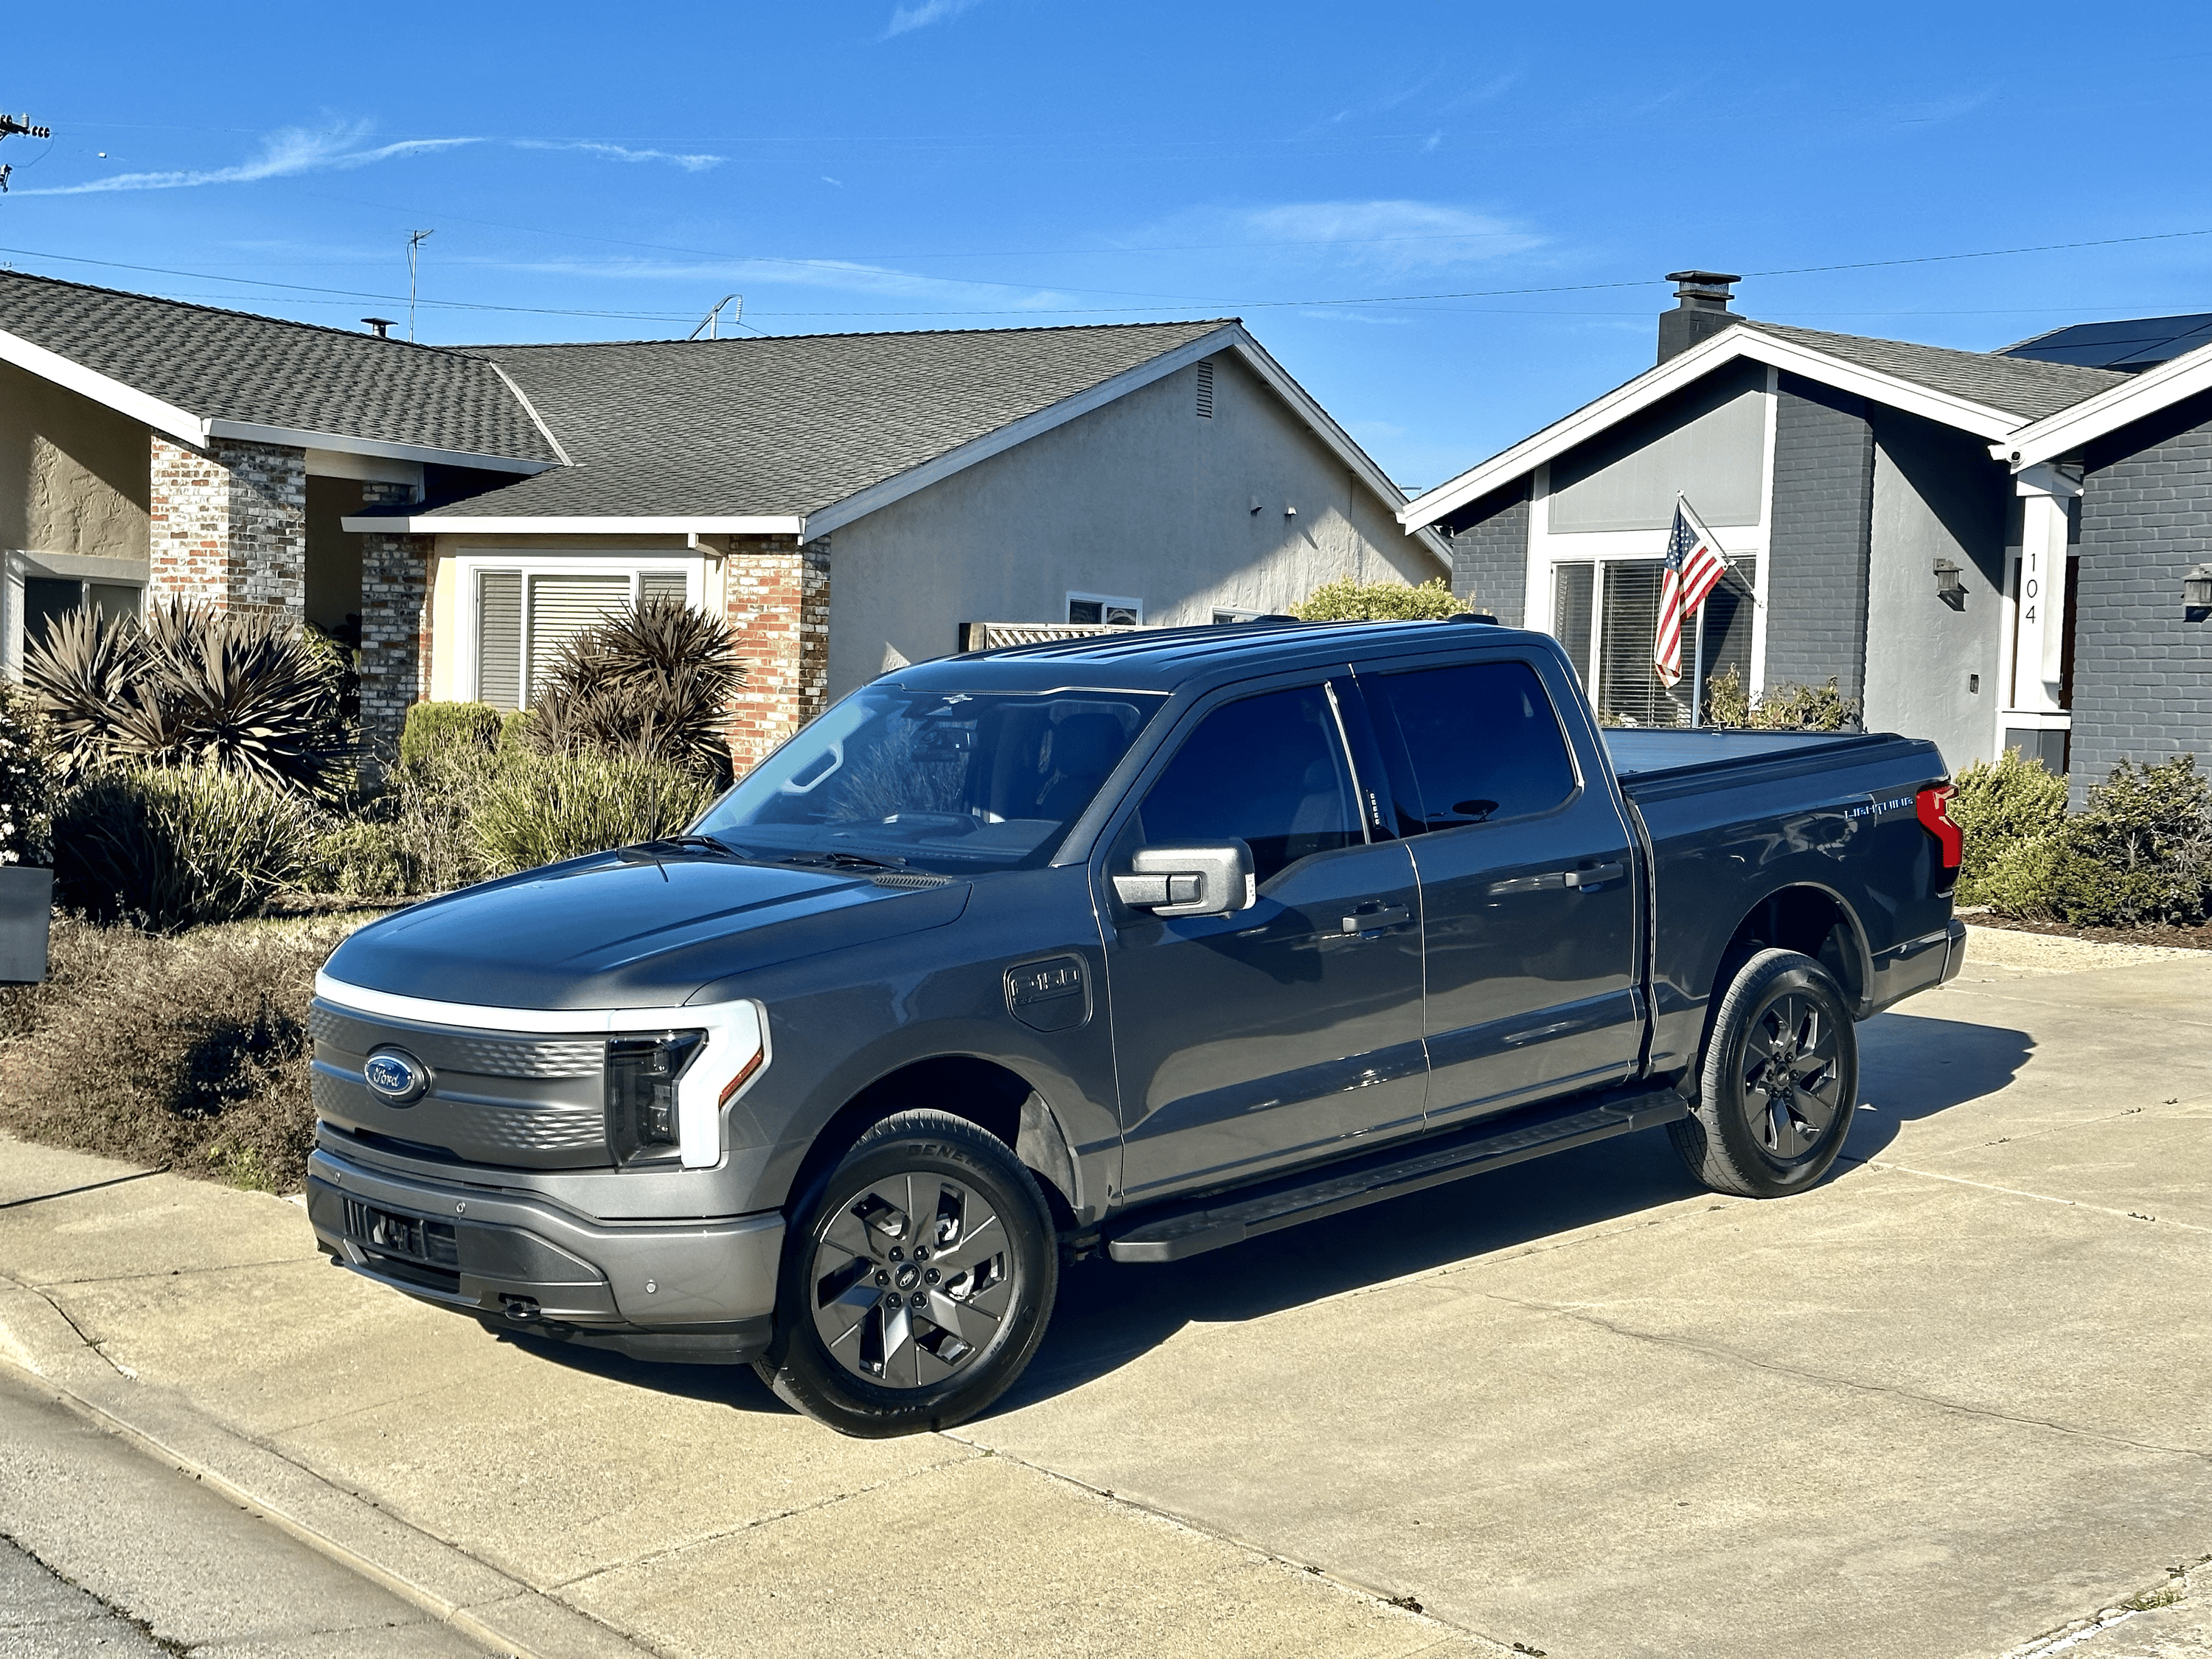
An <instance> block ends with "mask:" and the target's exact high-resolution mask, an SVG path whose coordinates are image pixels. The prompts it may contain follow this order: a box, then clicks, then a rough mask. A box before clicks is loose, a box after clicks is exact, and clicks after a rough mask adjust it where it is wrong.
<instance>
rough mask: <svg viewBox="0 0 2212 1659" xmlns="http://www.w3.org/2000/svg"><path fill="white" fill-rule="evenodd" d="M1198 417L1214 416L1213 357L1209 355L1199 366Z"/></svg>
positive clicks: (1209, 417)
mask: <svg viewBox="0 0 2212 1659" xmlns="http://www.w3.org/2000/svg"><path fill="white" fill-rule="evenodd" d="M1198 418H1199V419H1200V420H1201V421H1210V420H1212V418H1213V359H1212V358H1211V357H1208V358H1207V359H1206V361H1205V362H1202V363H1200V365H1199V366H1198Z"/></svg>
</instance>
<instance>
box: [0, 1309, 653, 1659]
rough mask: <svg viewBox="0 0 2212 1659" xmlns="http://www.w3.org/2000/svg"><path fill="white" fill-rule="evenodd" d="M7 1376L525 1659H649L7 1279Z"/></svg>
mask: <svg viewBox="0 0 2212 1659" xmlns="http://www.w3.org/2000/svg"><path fill="white" fill-rule="evenodd" d="M0 1366H4V1367H6V1368H7V1370H9V1371H10V1372H13V1373H15V1375H16V1376H20V1377H21V1378H24V1379H25V1380H27V1381H28V1382H29V1383H32V1384H33V1386H34V1387H35V1388H37V1389H39V1390H40V1392H43V1393H45V1394H46V1395H49V1396H50V1397H51V1398H52V1399H53V1400H54V1401H57V1402H58V1403H59V1404H61V1405H63V1406H65V1407H69V1408H70V1410H71V1411H74V1412H76V1413H78V1414H79V1415H80V1416H82V1417H84V1418H86V1419H88V1420H89V1421H91V1422H92V1423H94V1425H97V1426H98V1427H100V1428H101V1429H103V1430H105V1431H107V1432H108V1433H110V1434H112V1435H115V1436H117V1437H118V1438H121V1439H123V1440H125V1441H128V1442H130V1443H131V1444H132V1445H134V1446H136V1447H137V1448H138V1449H140V1450H141V1451H143V1452H144V1453H146V1454H147V1455H149V1456H152V1457H154V1458H155V1459H157V1460H158V1461H159V1462H163V1463H166V1464H167V1465H168V1466H169V1467H171V1468H175V1469H178V1470H179V1471H181V1472H182V1473H184V1474H189V1475H191V1477H192V1478H193V1479H195V1480H199V1481H202V1482H204V1484H206V1485H207V1486H212V1487H213V1488H215V1490H216V1491H217V1492H222V1493H223V1494H224V1495H225V1496H226V1497H228V1498H230V1499H231V1500H232V1501H234V1503H237V1504H240V1505H241V1506H242V1507H244V1508H246V1509H247V1510H251V1511H252V1513H253V1514H254V1515H255V1516H257V1517H258V1518H259V1519H262V1520H264V1521H267V1522H270V1524H271V1525H273V1526H276V1527H277V1528H280V1529H281V1530H283V1531H284V1532H286V1533H289V1534H291V1536H293V1537H294V1538H296V1539H298V1540H299V1541H301V1543H303V1544H305V1545H307V1547H309V1548H311V1549H313V1550H314V1551H316V1552H317V1553H319V1554H322V1555H325V1556H327V1557H328V1558H329V1559H331V1560H333V1561H336V1562H337V1564H338V1565H341V1566H343V1567H345V1568H347V1569H348V1570H349V1571H353V1572H356V1573H358V1574H359V1575H360V1576H361V1577H364V1578H366V1579H368V1580H369V1581H370V1582H371V1583H375V1584H379V1585H381V1586H382V1587H383V1588H384V1589H387V1590H389V1591H391V1592H392V1594H393V1595H398V1596H399V1597H400V1598H401V1599H403V1600H404V1601H410V1602H411V1603H413V1604H414V1605H415V1606H416V1607H421V1608H422V1610H423V1611H424V1612H426V1613H430V1614H432V1615H433V1616H434V1617H435V1618H436V1619H437V1620H439V1621H440V1622H441V1623H442V1624H445V1625H447V1626H450V1627H451V1628H453V1629H454V1630H457V1631H459V1632H461V1633H462V1634H463V1635H465V1636H466V1637H468V1638H470V1639H471V1641H475V1642H478V1643H481V1644H483V1645H484V1647H485V1648H487V1649H488V1650H490V1651H492V1652H494V1653H500V1654H507V1655H511V1656H513V1659H647V1656H650V1655H651V1654H652V1653H653V1650H651V1649H649V1648H647V1647H643V1646H641V1645H640V1644H636V1643H635V1642H632V1641H630V1640H629V1638H625V1637H623V1636H622V1635H620V1634H619V1633H618V1632H615V1631H614V1630H612V1629H611V1628H609V1627H608V1626H605V1625H603V1624H601V1623H600V1622H599V1620H596V1619H593V1618H592V1617H591V1616H589V1615H588V1614H586V1613H580V1612H578V1611H577V1610H576V1609H575V1608H574V1607H569V1606H568V1605H567V1604H566V1603H565V1602H562V1601H556V1599H554V1598H553V1597H551V1596H550V1595H545V1594H544V1592H542V1591H539V1590H537V1589H532V1588H531V1587H530V1586H529V1585H528V1584H526V1583H522V1582H521V1581H520V1579H517V1578H514V1577H510V1576H509V1575H508V1574H507V1573H504V1572H501V1571H499V1570H498V1569H497V1568H495V1567H491V1566H488V1565H485V1564H484V1563H483V1562H482V1561H479V1560H477V1559H476V1558H475V1557H473V1556H471V1555H470V1554H469V1553H467V1552H465V1551H464V1550H461V1549H459V1548H457V1547H454V1546H453V1545H452V1544H449V1543H447V1542H446V1541H445V1540H443V1539H441V1538H437V1537H435V1536H433V1535H432V1534H429V1533H427V1532H424V1531H423V1530H422V1528H419V1527H416V1526H415V1525H413V1524H411V1523H410V1522H406V1521H403V1520H401V1519H400V1518H399V1517H398V1516H394V1515H392V1514H391V1513H390V1512H388V1511H387V1510H382V1509H380V1508H378V1507H377V1506H376V1505H375V1504H373V1503H371V1502H370V1501H369V1500H368V1499H367V1498H362V1497H361V1496H360V1495H359V1494H358V1493H355V1492H348V1491H346V1490H345V1489H344V1488H343V1487H341V1486H336V1485H334V1484H333V1483H332V1482H331V1481H330V1480H326V1479H325V1478H324V1477H323V1476H322V1475H319V1474H316V1473H315V1472H314V1471H313V1470H312V1469H309V1468H306V1467H305V1466H304V1465H302V1464H300V1463H297V1462H294V1461H293V1460H292V1459H290V1458H289V1457H287V1456H285V1455H283V1453H281V1452H279V1451H276V1450H275V1449H271V1448H270V1447H268V1446H264V1445H262V1444H260V1443H258V1442H256V1441H253V1440H250V1439H248V1438H246V1437H245V1436H243V1435H240V1434H237V1433H235V1432H234V1431H231V1430H229V1429H226V1428H224V1427H222V1425H220V1424H218V1423H216V1422H215V1421H213V1420H212V1419H210V1418H209V1417H208V1416H207V1415H206V1413H203V1412H201V1411H200V1410H199V1409H198V1408H197V1407H194V1406H193V1405H191V1403H190V1402H189V1401H186V1400H185V1398H184V1397H183V1396H182V1395H179V1394H177V1393H175V1392H174V1391H173V1390H171V1389H161V1388H155V1387H152V1386H149V1385H148V1384H145V1383H140V1382H138V1381H137V1380H136V1379H135V1378H134V1377H132V1376H130V1375H129V1374H128V1373H126V1372H125V1371H124V1370H121V1369H119V1368H118V1366H116V1365H115V1364H113V1363H112V1361H110V1360H109V1359H107V1358H106V1357H105V1356H104V1355H102V1354H101V1353H100V1351H99V1349H98V1347H97V1346H94V1344H93V1343H92V1342H91V1341H90V1340H88V1339H87V1338H86V1336H85V1335H84V1334H83V1333H82V1332H81V1331H79V1330H78V1329H77V1328H76V1326H75V1325H73V1324H72V1323H71V1322H70V1320H69V1318H68V1316H66V1315H64V1313H63V1312H62V1311H61V1310H60V1309H59V1308H58V1307H57V1306H56V1305H55V1304H53V1303H52V1301H50V1300H48V1299H47V1298H46V1297H44V1296H42V1295H40V1293H39V1292H38V1291H35V1290H33V1289H31V1288H30V1287H29V1286H27V1285H22V1284H21V1283H19V1282H18V1281H16V1280H15V1279H9V1278H8V1277H6V1276H5V1275H0Z"/></svg>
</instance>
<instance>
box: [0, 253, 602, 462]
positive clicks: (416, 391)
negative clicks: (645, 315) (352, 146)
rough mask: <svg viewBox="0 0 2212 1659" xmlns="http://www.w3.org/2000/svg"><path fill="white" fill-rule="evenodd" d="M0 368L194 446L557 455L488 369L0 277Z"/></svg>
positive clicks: (337, 336) (408, 455)
mask: <svg viewBox="0 0 2212 1659" xmlns="http://www.w3.org/2000/svg"><path fill="white" fill-rule="evenodd" d="M0 362H12V363H14V364H15V366H16V367H17V368H23V369H26V370H28V371H29V372H31V373H33V374H39V375H41V376H43V377H44V378H46V379H47V380H53V381H56V382H57V383H58V384H60V385H63V386H67V387H69V388H70V390H71V391H73V392H81V393H82V394H83V395H85V396H86V397H88V398H93V399H94V400H95V401H97V402H100V403H103V404H107V405H108V406H109V407H110V408H113V409H117V410H120V411H121V412H122V413H124V414H126V415H129V416H131V417H132V418H133V419H135V420H140V421H143V422H146V423H147V424H148V425H149V426H152V427H154V428H156V429H157V430H160V431H162V432H166V433H167V434H169V435H171V436H173V437H176V438H179V439H181V440H183V441H185V442H187V443H191V444H195V445H203V444H205V443H206V442H207V441H209V440H210V439H212V438H249V439H257V440H259V441H264V442H272V443H291V444H297V445H300V446H301V447H315V448H324V449H341V450H351V451H354V452H356V453H368V454H379V455H386V456H392V457H395V458H398V459H410V460H428V461H444V462H452V463H456V464H459V465H472V466H482V467H489V468H493V469H495V470H499V471H534V470H537V469H539V468H543V467H548V466H553V465H558V463H559V461H560V459H561V458H560V452H559V449H558V448H557V447H556V446H555V444H554V443H553V442H552V441H551V439H550V437H548V436H547V435H546V434H545V432H544V430H543V429H542V428H540V427H539V425H538V422H536V421H535V420H534V419H532V416H531V413H530V410H529V407H528V405H527V404H526V403H525V402H524V400H523V399H522V398H520V397H519V396H518V395H517V394H516V392H515V391H514V388H513V386H510V385H508V384H507V380H506V378H505V377H504V376H503V375H502V374H501V373H500V371H499V368H498V367H497V366H496V365H495V364H494V363H492V362H489V361H487V360H486V359H484V358H483V357H481V356H473V355H471V354H469V353H465V352H458V351H453V350H450V349H443V348H440V347H436V346H423V345H414V344H411V343H409V342H407V341H404V340H385V339H379V338H378V337H376V336H374V335H373V334H361V333H355V332H351V331H346V330H343V329H334V328H320V327H318V326H316V325H313V324H309V323H293V322H286V321H284V320H283V319H279V318H275V317H258V316H255V315H253V314H252V313H249V312H241V311H221V310H217V309H216V308H214V307H209V306H196V305H186V304H185V303H183V302H181V301H175V300H159V299H155V298H154V297H153V296H152V295H144V294H126V293H124V292H122V291H120V290H118V289H105V288H89V287H87V286H85V285H83V284H82V283H64V282H61V281H59V280H58V279H56V278H54V277H50V276H27V275H25V274H23V273H21V272H20V271H0Z"/></svg>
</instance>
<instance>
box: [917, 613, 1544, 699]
mask: <svg viewBox="0 0 2212 1659" xmlns="http://www.w3.org/2000/svg"><path fill="white" fill-rule="evenodd" d="M1523 643H1535V644H1537V645H1538V646H1539V647H1541V649H1543V650H1546V651H1553V650H1556V649H1557V648H1558V647H1556V646H1555V645H1554V644H1553V641H1552V638H1551V636H1550V635H1547V634H1532V633H1529V632H1527V631H1526V630H1524V629H1517V628H1500V627H1498V626H1497V625H1496V624H1495V623H1480V622H1457V621H1450V622H1352V623H1301V622H1255V623H1211V624H1201V625H1200V626H1198V627H1195V628H1143V629H1131V630H1129V631H1128V632H1127V633H1121V634H1096V635H1087V636H1086V637H1085V638H1082V639H1076V640H1055V641H1051V642H1049V643H1048V644H1044V645H1009V646H1000V647H997V648H996V649H994V650H989V651H970V652H967V653H963V654H962V655H960V656H957V657H937V658H933V659H931V660H929V661H927V662H921V663H915V665H913V666H911V667H908V668H902V669H899V670H897V671H896V672H895V673H893V674H890V675H887V676H885V678H888V679H894V680H896V682H897V683H898V684H901V685H905V686H909V687H913V688H915V689H916V690H939V689H940V688H941V689H943V690H961V689H965V690H984V689H990V690H1007V691H1047V690H1057V689H1058V688H1060V687H1061V686H1066V685H1082V686H1090V687H1095V688H1099V689H1105V688H1108V687H1111V688H1113V689H1115V690H1127V691H1181V690H1188V689H1194V688H1196V687H1199V686H1202V685H1207V684H1215V683H1218V682H1222V681H1229V680H1238V679H1248V678H1251V677H1252V676H1254V675H1255V674H1263V673H1270V672H1273V671H1277V670H1282V669H1293V668H1304V667H1322V666H1326V665H1329V664H1331V663H1342V662H1346V661H1348V660H1350V659H1352V658H1355V657H1370V656H1376V655H1388V656H1399V655H1411V654H1413V653H1416V652H1423V651H1443V650H1449V649H1451V648H1453V647H1459V646H1474V645H1486V646H1497V645H1513V644H1523Z"/></svg>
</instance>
